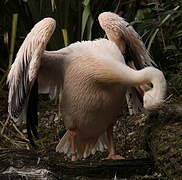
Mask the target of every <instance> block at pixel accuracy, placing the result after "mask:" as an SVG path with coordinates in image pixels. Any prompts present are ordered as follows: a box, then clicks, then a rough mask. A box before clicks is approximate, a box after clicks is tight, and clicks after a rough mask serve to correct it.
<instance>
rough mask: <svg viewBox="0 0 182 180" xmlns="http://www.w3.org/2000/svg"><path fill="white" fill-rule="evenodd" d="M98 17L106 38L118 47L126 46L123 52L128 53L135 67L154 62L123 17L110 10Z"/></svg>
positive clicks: (149, 64) (139, 67) (138, 67)
mask: <svg viewBox="0 0 182 180" xmlns="http://www.w3.org/2000/svg"><path fill="white" fill-rule="evenodd" d="M98 19H99V23H100V25H101V27H102V29H103V30H104V31H105V32H106V35H107V37H108V39H109V40H112V41H114V42H115V43H116V44H117V45H118V47H119V48H120V49H123V47H121V46H124V47H125V48H126V49H125V52H124V53H125V54H126V55H127V56H128V55H129V57H128V60H129V61H134V64H135V66H136V68H137V69H141V68H143V67H145V66H151V65H153V64H155V63H154V62H153V60H152V59H151V57H150V55H149V52H148V51H147V49H146V47H145V45H144V43H143V42H142V40H141V38H140V36H139V35H138V33H137V32H136V31H135V30H134V29H133V27H132V26H131V25H130V24H129V23H128V22H126V21H125V19H123V18H122V17H120V16H119V15H117V14H115V13H112V12H104V13H101V14H100V15H99V17H98ZM123 41H124V44H123Z"/></svg>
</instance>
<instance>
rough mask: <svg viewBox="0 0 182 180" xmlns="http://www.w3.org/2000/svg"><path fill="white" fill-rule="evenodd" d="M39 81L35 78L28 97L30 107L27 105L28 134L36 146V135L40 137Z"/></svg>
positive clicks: (32, 143) (31, 142)
mask: <svg viewBox="0 0 182 180" xmlns="http://www.w3.org/2000/svg"><path fill="white" fill-rule="evenodd" d="M37 104H38V81H37V79H36V80H35V82H34V84H33V86H32V88H31V91H30V95H29V99H28V107H27V118H26V119H27V134H28V139H29V141H30V144H31V145H32V146H33V147H36V145H35V142H34V139H33V138H34V137H35V138H36V139H38V132H37V127H38V114H37V111H38V107H37ZM33 136H34V137H33Z"/></svg>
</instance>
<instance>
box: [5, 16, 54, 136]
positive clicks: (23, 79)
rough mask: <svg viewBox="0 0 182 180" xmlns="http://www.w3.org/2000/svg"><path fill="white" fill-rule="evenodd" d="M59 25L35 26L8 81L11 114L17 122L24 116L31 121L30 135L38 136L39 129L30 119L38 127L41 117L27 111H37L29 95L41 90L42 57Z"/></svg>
mask: <svg viewBox="0 0 182 180" xmlns="http://www.w3.org/2000/svg"><path fill="white" fill-rule="evenodd" d="M55 26H56V22H55V20H54V19H52V18H45V19H43V20H41V21H40V22H38V23H37V24H36V25H35V26H34V27H33V29H32V30H31V32H30V33H29V34H28V35H27V37H26V38H25V40H24V42H23V44H22V45H21V47H20V49H19V51H18V53H17V55H16V59H15V61H14V63H13V64H12V66H11V69H10V71H9V74H8V78H7V83H8V85H9V97H8V112H9V114H10V116H11V118H13V119H14V120H15V121H18V120H20V119H21V117H22V116H23V117H25V118H27V122H28V123H27V124H28V125H27V126H28V127H27V129H28V133H29V135H30V136H31V131H33V133H34V134H35V135H36V134H37V133H36V128H35V126H33V125H32V126H31V124H30V122H29V120H30V118H32V119H34V121H36V122H35V123H34V124H37V115H35V113H34V115H30V113H29V112H28V113H27V112H26V111H27V109H28V106H30V107H31V108H32V109H33V111H36V107H35V105H34V102H33V100H32V99H31V98H30V101H29V96H30V95H34V96H37V95H36V91H35V90H34V89H35V88H37V82H36V81H37V74H38V71H39V68H40V64H41V57H42V54H43V52H44V50H45V48H46V45H47V43H48V41H49V39H50V37H51V35H52V33H53V31H54V29H55ZM25 114H26V116H27V117H26V116H25ZM31 114H32V113H31ZM30 116H32V117H30ZM18 122H20V121H18Z"/></svg>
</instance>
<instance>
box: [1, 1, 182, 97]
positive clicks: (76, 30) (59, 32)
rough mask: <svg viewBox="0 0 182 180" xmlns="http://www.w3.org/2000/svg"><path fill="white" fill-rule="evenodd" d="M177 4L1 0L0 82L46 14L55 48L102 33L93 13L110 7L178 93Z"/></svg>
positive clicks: (181, 12) (181, 38)
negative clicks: (136, 34)
mask: <svg viewBox="0 0 182 180" xmlns="http://www.w3.org/2000/svg"><path fill="white" fill-rule="evenodd" d="M181 4H182V3H181V1H179V0H177V1H176V0H165V1H161V2H160V1H156V0H152V1H151V0H147V1H144V0H136V1H133V0H131V1H128V0H113V1H110V0H99V1H98V0H76V1H75V0H44V1H43V0H27V1H25V0H13V1H11V0H1V1H0V8H1V9H0V15H1V16H0V78H1V79H0V82H1V86H4V84H5V77H6V75H7V70H8V66H9V64H11V63H12V59H14V58H15V55H16V53H17V51H18V49H19V47H20V45H21V43H22V41H23V40H24V38H25V36H26V35H27V33H28V32H29V31H30V29H31V28H32V27H33V25H34V24H35V23H36V22H38V21H39V20H41V19H42V18H44V17H47V16H50V17H53V18H54V19H55V20H56V22H57V28H56V30H55V32H54V34H53V36H52V38H51V40H50V42H49V44H48V47H47V49H48V50H56V49H59V48H62V47H64V46H67V45H69V44H70V43H73V42H75V41H80V40H88V39H89V40H90V39H95V38H99V37H103V36H104V32H103V31H102V29H101V28H100V26H99V24H98V20H97V17H98V15H99V14H100V13H101V12H103V11H112V12H116V13H118V14H119V15H121V16H123V17H124V18H125V19H126V20H128V21H129V22H131V23H130V24H131V25H133V26H134V28H135V29H136V30H137V31H138V32H139V34H140V35H141V36H142V39H143V41H144V42H145V44H146V47H147V48H148V49H149V50H150V52H151V55H152V56H153V58H154V60H155V62H156V63H157V64H158V66H159V68H161V69H162V70H163V71H164V73H165V75H166V77H167V79H168V80H170V81H172V85H173V86H177V87H175V89H177V91H175V92H174V91H173V89H174V88H171V89H170V90H171V91H172V92H173V93H175V94H176V93H177V94H178V95H179V94H180V92H182V91H181V88H180V87H179V86H178V85H179V82H180V83H181V80H179V79H180V78H179V77H181V76H182V75H181V70H182V61H181V59H182V44H181V42H182V22H181V19H182V9H181ZM13 14H18V24H17V33H16V20H15V21H13V22H15V23H14V25H12V23H11V22H12V15H13ZM15 39H16V41H15ZM176 73H177V75H175V74H176ZM174 76H175V77H178V78H174ZM174 79H175V80H174ZM176 79H177V80H176Z"/></svg>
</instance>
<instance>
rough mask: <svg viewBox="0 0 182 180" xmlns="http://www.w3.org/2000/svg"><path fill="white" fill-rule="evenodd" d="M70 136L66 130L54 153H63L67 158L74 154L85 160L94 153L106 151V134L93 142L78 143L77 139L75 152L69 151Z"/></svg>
mask: <svg viewBox="0 0 182 180" xmlns="http://www.w3.org/2000/svg"><path fill="white" fill-rule="evenodd" d="M70 136H71V135H70V131H69V130H68V131H67V132H66V133H65V134H64V136H63V137H62V138H61V140H60V141H59V144H58V145H57V147H56V152H59V153H64V154H67V155H68V156H71V155H72V154H75V153H76V155H77V157H78V158H82V157H83V158H86V157H88V156H89V155H91V154H95V152H96V151H101V152H103V151H104V150H105V149H108V139H107V135H106V133H104V134H103V135H101V136H100V137H99V138H98V139H94V140H89V141H79V139H77V140H76V142H75V144H76V145H75V152H72V150H71V140H70V139H71V137H70Z"/></svg>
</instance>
